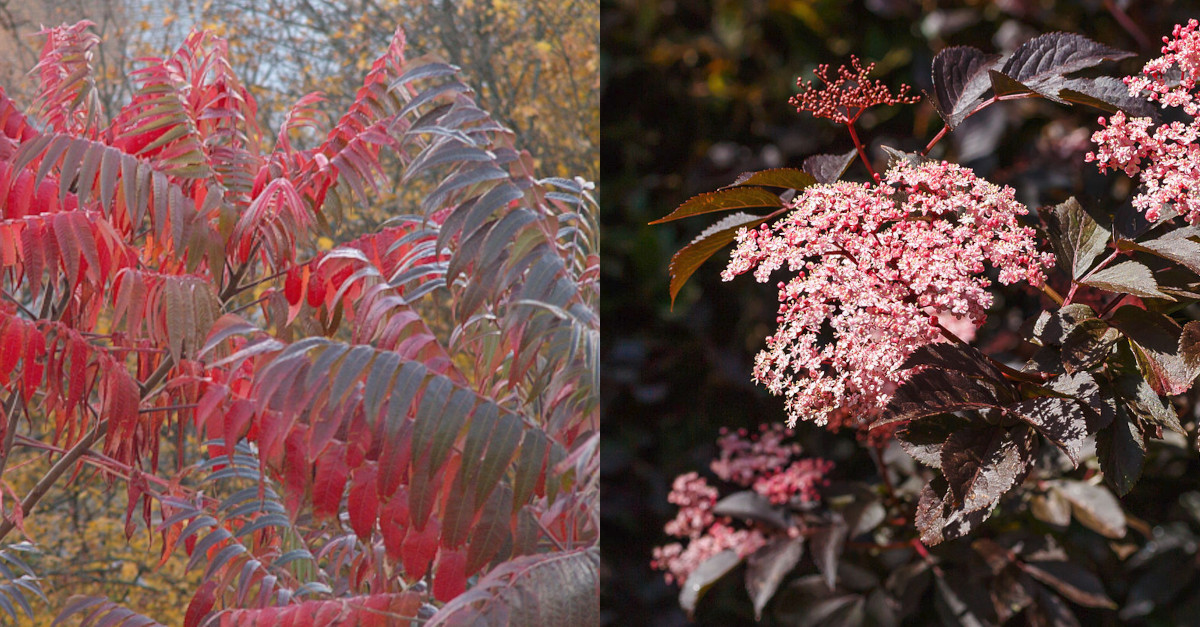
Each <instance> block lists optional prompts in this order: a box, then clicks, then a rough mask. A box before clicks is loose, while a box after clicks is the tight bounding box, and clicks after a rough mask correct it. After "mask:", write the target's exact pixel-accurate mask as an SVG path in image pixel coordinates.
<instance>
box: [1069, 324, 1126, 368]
mask: <svg viewBox="0 0 1200 627" xmlns="http://www.w3.org/2000/svg"><path fill="white" fill-rule="evenodd" d="M1120 336H1121V334H1120V332H1118V331H1117V330H1116V329H1114V328H1112V327H1110V326H1108V323H1107V322H1105V321H1103V320H1101V319H1099V318H1091V319H1089V320H1081V321H1080V322H1079V324H1078V325H1076V326H1075V327H1074V328H1073V329H1071V330H1070V331H1069V332H1068V333H1067V337H1066V338H1064V339H1063V343H1062V360H1063V366H1064V367H1065V368H1066V370H1067V372H1075V371H1078V370H1086V369H1088V368H1094V367H1096V366H1098V365H1099V364H1100V362H1102V361H1104V358H1105V357H1107V356H1108V354H1109V353H1110V352H1111V351H1112V347H1113V346H1114V345H1115V344H1116V343H1117V340H1118V339H1120Z"/></svg>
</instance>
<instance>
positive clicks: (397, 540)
mask: <svg viewBox="0 0 1200 627" xmlns="http://www.w3.org/2000/svg"><path fill="white" fill-rule="evenodd" d="M408 528H409V520H408V491H407V490H405V489H404V488H400V490H399V491H398V492H396V494H395V495H393V496H392V498H391V500H390V501H388V502H387V504H386V505H384V506H383V509H382V510H381V511H380V512H379V530H380V532H382V534H383V546H384V549H386V550H387V555H388V558H389V559H392V560H396V561H399V560H401V559H402V558H403V549H404V539H405V536H406V535H407V534H408Z"/></svg>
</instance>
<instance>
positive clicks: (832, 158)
mask: <svg viewBox="0 0 1200 627" xmlns="http://www.w3.org/2000/svg"><path fill="white" fill-rule="evenodd" d="M856 156H858V150H857V149H854V148H851V149H850V150H849V151H847V152H846V153H844V154H840V155H813V156H811V157H809V158H807V159H805V160H804V165H802V166H800V167H801V168H803V169H804V171H805V172H808V173H809V174H811V175H812V177H813V178H814V179H816V181H817V182H818V183H824V184H828V183H836V182H837V181H838V179H840V178H842V175H843V174H845V173H846V170H848V169H849V168H850V164H851V163H854V158H855V157H856Z"/></svg>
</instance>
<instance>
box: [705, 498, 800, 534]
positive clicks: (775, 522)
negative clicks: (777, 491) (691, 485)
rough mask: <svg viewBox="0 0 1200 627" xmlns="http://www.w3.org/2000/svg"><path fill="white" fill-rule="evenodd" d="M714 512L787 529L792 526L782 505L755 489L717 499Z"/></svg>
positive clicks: (718, 514)
mask: <svg viewBox="0 0 1200 627" xmlns="http://www.w3.org/2000/svg"><path fill="white" fill-rule="evenodd" d="M712 513H713V514H714V515H716V516H732V517H733V518H740V519H742V520H747V521H753V522H760V523H764V524H767V525H770V526H772V527H775V528H777V529H787V528H788V527H789V526H790V523H789V521H788V516H787V514H786V513H785V512H784V511H783V508H782V507H779V506H775V505H772V504H771V501H769V500H767V497H765V496H763V495H761V494H759V493H757V492H755V491H753V490H743V491H741V492H734V493H733V494H730V495H729V496H727V497H725V498H723V499H721V500H720V501H717V504H716V505H714V506H713V509H712Z"/></svg>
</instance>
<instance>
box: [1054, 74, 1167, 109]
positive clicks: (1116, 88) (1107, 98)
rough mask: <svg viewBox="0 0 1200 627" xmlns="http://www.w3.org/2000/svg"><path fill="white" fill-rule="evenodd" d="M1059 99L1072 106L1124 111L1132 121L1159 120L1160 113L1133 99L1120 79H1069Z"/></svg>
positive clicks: (1059, 86) (1063, 85)
mask: <svg viewBox="0 0 1200 627" xmlns="http://www.w3.org/2000/svg"><path fill="white" fill-rule="evenodd" d="M1058 89H1059V91H1058V97H1059V98H1061V99H1062V100H1066V101H1067V102H1070V103H1072V104H1082V105H1088V106H1089V107H1095V108H1097V109H1100V110H1103V111H1107V112H1109V113H1115V112H1116V111H1117V110H1121V111H1124V112H1125V113H1127V114H1129V116H1130V117H1149V118H1157V117H1158V110H1157V109H1155V107H1154V105H1153V104H1151V103H1150V101H1149V100H1146V99H1145V98H1139V97H1137V96H1130V95H1129V87H1127V86H1126V85H1125V82H1124V81H1122V80H1121V79H1119V78H1113V77H1112V76H1101V77H1099V78H1068V79H1065V80H1063V81H1062V82H1061V83H1059V84H1058Z"/></svg>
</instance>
